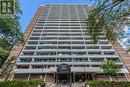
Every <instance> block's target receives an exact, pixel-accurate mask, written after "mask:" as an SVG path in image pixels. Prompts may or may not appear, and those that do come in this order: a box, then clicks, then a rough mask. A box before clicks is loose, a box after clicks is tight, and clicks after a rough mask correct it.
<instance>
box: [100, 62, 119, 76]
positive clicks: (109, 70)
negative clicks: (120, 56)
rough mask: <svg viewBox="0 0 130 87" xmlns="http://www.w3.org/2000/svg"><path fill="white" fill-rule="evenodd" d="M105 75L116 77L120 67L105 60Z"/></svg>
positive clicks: (102, 66)
mask: <svg viewBox="0 0 130 87" xmlns="http://www.w3.org/2000/svg"><path fill="white" fill-rule="evenodd" d="M101 69H102V70H103V73H105V74H108V75H116V74H117V73H118V72H119V71H120V67H119V66H118V65H117V64H116V63H115V62H114V61H112V60H105V61H104V62H103V64H102V65H101Z"/></svg>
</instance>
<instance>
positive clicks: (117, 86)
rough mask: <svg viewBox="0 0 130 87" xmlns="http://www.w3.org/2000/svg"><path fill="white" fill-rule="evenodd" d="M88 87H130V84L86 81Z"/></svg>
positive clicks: (125, 82) (124, 82)
mask: <svg viewBox="0 0 130 87" xmlns="http://www.w3.org/2000/svg"><path fill="white" fill-rule="evenodd" d="M85 84H86V85H90V87H130V82H127V81H122V82H116V81H98V80H94V81H89V82H88V81H86V82H85Z"/></svg>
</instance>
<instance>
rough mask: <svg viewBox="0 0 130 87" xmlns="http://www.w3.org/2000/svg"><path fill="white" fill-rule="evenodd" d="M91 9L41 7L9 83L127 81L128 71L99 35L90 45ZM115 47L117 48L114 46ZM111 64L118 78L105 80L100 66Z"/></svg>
mask: <svg viewBox="0 0 130 87" xmlns="http://www.w3.org/2000/svg"><path fill="white" fill-rule="evenodd" d="M91 9H92V8H91V7H90V6H88V5H82V4H47V5H41V6H40V9H39V10H38V12H37V13H36V15H35V16H34V18H33V20H32V22H31V23H30V25H29V27H28V28H29V30H27V31H26V32H25V36H26V43H25V44H24V46H23V48H22V50H21V51H20V54H19V55H18V57H17V60H16V63H15V65H14V67H13V70H12V72H13V73H14V75H13V76H12V78H13V79H15V80H16V79H17V80H18V79H26V80H29V79H43V80H46V81H55V82H58V81H62V80H65V81H68V80H71V81H72V82H75V81H79V80H81V81H85V80H86V79H87V80H92V79H100V80H125V81H126V80H128V76H127V74H128V73H129V72H128V67H127V65H125V62H124V60H123V59H122V58H121V57H122V56H121V55H120V54H119V53H120V52H118V51H117V49H118V48H119V47H117V46H116V47H117V48H116V47H115V46H114V45H113V44H112V43H111V42H110V41H109V40H108V39H107V38H106V36H105V34H104V33H103V32H100V36H99V41H98V43H97V44H94V43H93V40H92V39H91V37H90V35H89V33H88V32H87V16H88V13H89V11H90V10H91ZM118 46H119V45H118ZM105 59H107V60H113V61H115V62H116V64H118V65H119V67H121V71H120V72H119V75H118V76H114V77H113V76H107V75H104V74H103V71H102V69H101V68H100V66H101V64H102V62H103V61H104V60H105Z"/></svg>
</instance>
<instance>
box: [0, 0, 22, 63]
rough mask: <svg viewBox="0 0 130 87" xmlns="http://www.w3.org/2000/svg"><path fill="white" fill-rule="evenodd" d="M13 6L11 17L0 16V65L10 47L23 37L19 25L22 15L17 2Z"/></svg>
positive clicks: (15, 0)
mask: <svg viewBox="0 0 130 87" xmlns="http://www.w3.org/2000/svg"><path fill="white" fill-rule="evenodd" d="M14 5H15V6H14V7H15V8H14V11H15V12H14V14H13V16H6V17H2V16H0V60H2V64H3V63H4V61H5V60H6V58H7V57H8V55H9V52H10V50H11V49H12V47H13V46H14V45H16V43H17V42H18V41H19V40H21V38H22V37H23V33H22V31H21V27H20V23H19V18H20V15H22V12H21V10H20V6H19V0H14Z"/></svg>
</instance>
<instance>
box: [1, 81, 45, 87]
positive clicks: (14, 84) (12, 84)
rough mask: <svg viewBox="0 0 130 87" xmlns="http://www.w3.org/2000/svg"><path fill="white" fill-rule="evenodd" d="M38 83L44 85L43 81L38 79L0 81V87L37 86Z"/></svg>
mask: <svg viewBox="0 0 130 87" xmlns="http://www.w3.org/2000/svg"><path fill="white" fill-rule="evenodd" d="M40 84H41V85H42V86H45V82H43V81H40V80H29V81H27V80H21V81H4V82H0V87H37V86H38V85H40Z"/></svg>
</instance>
